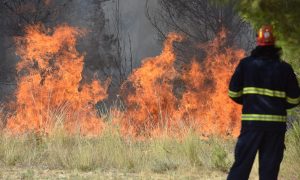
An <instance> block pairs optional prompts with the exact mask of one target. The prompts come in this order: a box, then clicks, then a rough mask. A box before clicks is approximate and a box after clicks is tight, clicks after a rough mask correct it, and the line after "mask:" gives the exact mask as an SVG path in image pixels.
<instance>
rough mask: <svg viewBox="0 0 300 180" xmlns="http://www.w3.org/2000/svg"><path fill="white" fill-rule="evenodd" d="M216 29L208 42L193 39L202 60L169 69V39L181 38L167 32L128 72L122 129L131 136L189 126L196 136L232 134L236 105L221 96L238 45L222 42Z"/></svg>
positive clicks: (238, 53)
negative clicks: (156, 49)
mask: <svg viewBox="0 0 300 180" xmlns="http://www.w3.org/2000/svg"><path fill="white" fill-rule="evenodd" d="M225 38H226V33H225V31H222V32H221V33H220V34H219V35H218V37H216V39H215V40H213V41H212V42H209V43H207V44H202V45H199V50H200V49H202V50H204V51H205V52H206V57H205V58H204V60H202V61H201V63H200V62H199V61H197V59H193V60H192V61H191V64H189V65H187V66H188V67H187V68H182V69H183V70H181V71H182V72H178V71H176V69H175V63H176V62H175V61H176V53H175V51H174V48H173V43H174V42H180V41H182V40H183V39H184V38H183V37H182V36H180V35H178V34H175V33H170V34H169V35H168V38H167V40H166V41H165V43H164V49H163V51H162V53H161V54H160V55H159V56H157V57H153V58H148V59H145V60H144V61H143V63H142V66H141V67H140V68H139V69H136V70H135V71H134V72H133V73H132V74H131V75H130V76H129V78H128V83H129V84H131V85H132V86H133V87H132V90H127V92H129V94H128V95H127V96H125V103H126V105H127V107H128V110H127V113H126V114H127V115H126V117H124V118H123V119H122V121H121V122H122V125H123V129H122V130H123V132H125V133H130V134H133V135H135V136H140V135H143V136H144V135H146V136H157V135H158V136H159V135H161V134H162V133H167V134H168V135H175V136H178V135H179V136H180V135H182V134H185V133H187V132H188V131H189V130H191V129H192V130H195V131H196V132H198V133H199V134H201V135H202V136H205V137H206V136H210V135H221V136H228V135H229V136H232V135H233V136H237V135H238V133H239V129H240V123H239V114H240V110H241V108H240V107H239V106H238V105H235V104H233V103H232V102H231V100H230V99H229V98H228V97H227V86H228V83H229V78H230V76H231V74H232V73H233V70H234V67H235V66H236V65H237V63H238V62H239V60H240V59H241V58H242V57H243V56H244V51H242V50H234V49H230V48H224V42H225ZM177 79H181V80H182V81H183V82H184V86H185V90H184V92H183V93H182V96H181V98H180V97H177V96H175V93H174V82H175V81H176V80H177Z"/></svg>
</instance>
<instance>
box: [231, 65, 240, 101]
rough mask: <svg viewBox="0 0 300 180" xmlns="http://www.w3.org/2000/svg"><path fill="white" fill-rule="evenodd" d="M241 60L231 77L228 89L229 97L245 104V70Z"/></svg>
mask: <svg viewBox="0 0 300 180" xmlns="http://www.w3.org/2000/svg"><path fill="white" fill-rule="evenodd" d="M241 62H242V61H241ZM241 62H240V64H239V65H238V66H237V68H236V69H235V72H234V73H233V75H232V77H231V80H230V84H229V91H228V95H229V97H230V98H231V99H232V100H234V101H235V102H236V103H238V104H243V70H242V65H241V64H242V63H241Z"/></svg>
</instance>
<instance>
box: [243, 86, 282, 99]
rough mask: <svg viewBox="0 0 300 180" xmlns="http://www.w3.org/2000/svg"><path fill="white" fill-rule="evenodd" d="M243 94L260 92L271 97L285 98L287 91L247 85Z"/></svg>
mask: <svg viewBox="0 0 300 180" xmlns="http://www.w3.org/2000/svg"><path fill="white" fill-rule="evenodd" d="M243 94H259V95H265V96H271V97H279V98H285V97H286V93H285V92H284V91H277V90H271V89H264V88H257V87H245V88H244V89H243Z"/></svg>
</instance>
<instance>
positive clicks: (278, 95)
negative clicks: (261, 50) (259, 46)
mask: <svg viewBox="0 0 300 180" xmlns="http://www.w3.org/2000/svg"><path fill="white" fill-rule="evenodd" d="M229 96H230V98H232V99H233V100H234V101H235V102H237V103H239V104H242V105H243V110H242V130H243V129H255V130H276V131H277V130H286V121H287V109H290V108H293V107H295V106H297V105H298V104H299V103H300V89H299V85H298V81H297V78H296V75H295V74H294V72H293V69H292V67H291V66H290V65H289V64H288V63H286V62H283V61H281V60H279V59H276V60H274V59H266V58H259V57H252V56H249V57H246V58H244V59H242V60H241V61H240V63H239V65H238V66H237V68H236V70H235V72H234V74H233V76H232V78H231V81H230V85H229Z"/></svg>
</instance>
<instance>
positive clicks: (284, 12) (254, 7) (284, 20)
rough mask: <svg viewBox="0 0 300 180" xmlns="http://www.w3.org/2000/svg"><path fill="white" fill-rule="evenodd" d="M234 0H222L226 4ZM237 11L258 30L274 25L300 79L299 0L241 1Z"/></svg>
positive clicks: (287, 58) (287, 57)
mask: <svg viewBox="0 0 300 180" xmlns="http://www.w3.org/2000/svg"><path fill="white" fill-rule="evenodd" d="M232 1H233V0H221V2H223V3H225V4H228V3H229V4H230V3H232ZM234 6H235V8H236V10H237V11H238V12H239V13H240V14H241V16H242V17H244V18H245V19H246V20H247V21H249V22H250V23H251V24H252V25H253V26H254V27H255V28H256V29H258V28H259V27H260V26H261V25H263V24H272V25H273V27H274V31H275V35H276V38H277V44H278V46H280V47H282V48H283V52H284V56H283V57H284V59H286V60H287V61H288V62H290V63H291V64H292V65H293V67H294V69H295V71H296V73H297V75H298V77H300V57H299V54H300V21H299V19H300V11H299V9H300V1H299V0H288V1H287V0H252V1H250V0H240V1H236V3H235V4H234Z"/></svg>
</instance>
